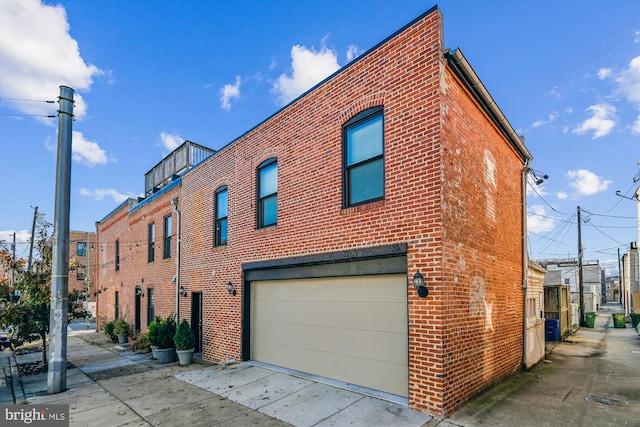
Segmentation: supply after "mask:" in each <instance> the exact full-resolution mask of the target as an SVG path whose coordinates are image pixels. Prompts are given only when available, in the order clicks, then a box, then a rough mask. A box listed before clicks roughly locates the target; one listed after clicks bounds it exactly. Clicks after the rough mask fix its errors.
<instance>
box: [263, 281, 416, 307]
mask: <svg viewBox="0 0 640 427" xmlns="http://www.w3.org/2000/svg"><path fill="white" fill-rule="evenodd" d="M337 280H341V282H342V284H341V285H340V284H337V282H336V281H337ZM400 280H402V281H403V286H406V284H407V282H406V277H405V276H398V275H384V276H362V277H345V278H341V279H336V278H324V279H305V280H274V281H261V282H254V283H255V284H260V285H263V286H266V287H260V286H259V287H257V288H256V289H254V290H253V292H255V294H254V295H253V297H254V298H255V300H256V301H260V300H263V301H269V300H270V301H307V300H310V299H312V300H317V301H335V302H338V301H345V302H367V301H369V302H374V301H384V302H391V301H395V302H401V303H402V302H404V303H406V302H407V298H406V293H404V294H399V293H398V292H397V289H398V284H399V281H400ZM302 283H303V284H304V285H303V286H300V284H302ZM346 283H348V286H347V285H346ZM336 286H337V287H339V288H340V293H339V294H336V293H334V292H333V288H335V287H336ZM394 289H395V290H394Z"/></svg>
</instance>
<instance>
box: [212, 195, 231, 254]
mask: <svg viewBox="0 0 640 427" xmlns="http://www.w3.org/2000/svg"><path fill="white" fill-rule="evenodd" d="M228 214H229V192H228V190H227V186H226V185H225V186H222V187H220V188H218V189H217V190H216V192H215V246H224V245H226V244H227V225H228V219H227V217H228Z"/></svg>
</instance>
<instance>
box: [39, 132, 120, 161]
mask: <svg viewBox="0 0 640 427" xmlns="http://www.w3.org/2000/svg"><path fill="white" fill-rule="evenodd" d="M71 135H72V136H71V158H72V160H74V161H76V162H78V163H81V164H83V165H85V166H92V167H93V166H96V165H103V164H105V163H107V162H108V161H109V160H108V159H107V154H106V151H104V150H103V149H102V148H100V145H98V143H97V142H94V141H89V140H88V139H86V138H85V137H84V134H83V133H82V132H78V131H75V130H74V131H73V132H72V134H71ZM44 145H45V147H46V149H47V150H49V151H57V149H58V141H57V139H56V140H55V141H53V140H52V138H49V137H47V138H46V139H45V140H44Z"/></svg>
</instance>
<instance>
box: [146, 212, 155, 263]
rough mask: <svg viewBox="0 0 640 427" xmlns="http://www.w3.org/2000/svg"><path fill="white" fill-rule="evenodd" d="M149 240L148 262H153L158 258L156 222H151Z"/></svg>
mask: <svg viewBox="0 0 640 427" xmlns="http://www.w3.org/2000/svg"><path fill="white" fill-rule="evenodd" d="M148 227H149V233H148V242H147V262H153V261H154V260H155V258H156V251H155V241H156V224H155V223H153V222H152V223H151V224H149V226H148Z"/></svg>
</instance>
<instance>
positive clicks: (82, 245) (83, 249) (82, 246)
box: [78, 242, 87, 256]
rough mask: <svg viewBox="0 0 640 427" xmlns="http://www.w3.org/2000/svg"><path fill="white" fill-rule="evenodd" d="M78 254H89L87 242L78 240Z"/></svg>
mask: <svg viewBox="0 0 640 427" xmlns="http://www.w3.org/2000/svg"><path fill="white" fill-rule="evenodd" d="M78 256H87V242H78Z"/></svg>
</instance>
